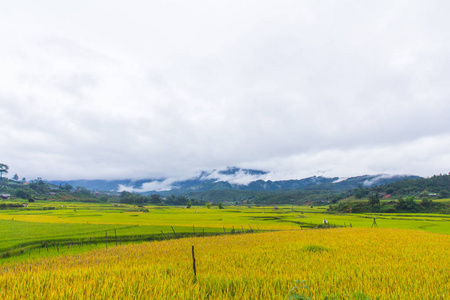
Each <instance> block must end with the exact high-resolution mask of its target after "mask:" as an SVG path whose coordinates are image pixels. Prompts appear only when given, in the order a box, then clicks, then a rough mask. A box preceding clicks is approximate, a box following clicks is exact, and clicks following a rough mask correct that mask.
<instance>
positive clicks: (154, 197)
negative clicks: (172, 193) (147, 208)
mask: <svg viewBox="0 0 450 300" xmlns="http://www.w3.org/2000/svg"><path fill="white" fill-rule="evenodd" d="M150 203H152V204H161V203H162V197H161V195H158V194H152V195H151V196H150Z"/></svg>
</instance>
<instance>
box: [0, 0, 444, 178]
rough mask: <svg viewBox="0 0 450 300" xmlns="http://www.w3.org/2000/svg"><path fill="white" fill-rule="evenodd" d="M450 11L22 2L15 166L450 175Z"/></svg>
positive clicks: (8, 15)
mask: <svg viewBox="0 0 450 300" xmlns="http://www.w3.org/2000/svg"><path fill="white" fill-rule="evenodd" d="M24 7H26V8H27V9H24ZM449 8H450V7H449V4H447V3H446V2H444V1H436V2H433V4H430V3H423V2H420V1H400V2H396V3H395V4H393V3H392V2H390V1H378V2H374V3H367V2H346V3H344V4H343V3H339V2H327V3H318V2H301V3H299V2H298V1H285V2H282V3H280V2H275V1H266V2H264V3H262V2H260V1H246V2H245V3H244V2H242V1H240V2H238V1H227V2H221V1H213V2H211V1H193V2H192V1H190V2H185V1H170V3H169V2H160V3H154V2H146V1H131V2H130V3H127V6H125V5H124V4H123V3H122V2H118V1H108V2H106V1H96V2H94V3H93V2H92V1H79V2H77V5H76V6H74V5H72V4H69V3H65V2H61V1H54V0H46V1H43V2H42V1H41V2H39V3H36V2H33V1H25V0H24V1H12V2H9V3H6V4H5V5H4V7H2V11H1V12H0V28H8V30H6V31H5V32H4V36H3V39H2V41H0V43H1V44H0V46H1V47H0V65H1V66H2V68H1V69H0V81H1V82H2V85H1V86H0V114H1V116H2V126H1V127H0V140H1V142H2V143H3V144H4V145H6V146H3V145H2V147H1V148H0V160H1V162H3V163H7V164H9V165H10V167H11V172H10V173H16V172H17V173H19V175H20V176H26V177H31V178H33V177H37V176H41V177H44V178H48V179H51V178H58V179H75V178H87V179H93V178H104V179H114V178H135V179H137V178H149V177H150V178H161V177H170V178H172V177H174V178H180V177H186V176H190V175H193V174H195V173H196V172H198V171H199V170H210V169H222V168H224V167H226V166H230V165H238V166H241V167H253V166H255V167H258V168H262V169H264V170H271V171H273V172H272V173H271V174H270V176H268V177H267V178H269V179H270V178H274V179H279V178H285V179H286V178H288V177H295V178H301V177H306V176H312V175H317V174H321V175H327V174H329V175H333V176H352V175H359V174H363V173H402V174H403V173H408V174H419V175H432V174H434V173H440V172H447V171H448V170H446V169H448V166H449V165H450V158H449V156H448V154H447V149H448V148H446V147H447V146H448V144H449V143H448V136H449V134H450V132H449V129H448V128H450V126H449V125H450V124H449V122H450V121H449V119H448V117H447V116H448V115H449V113H450V105H449V104H448V98H449V96H450V84H449V83H450V54H449V51H448V48H449V46H450V36H449V35H450V32H449V31H448V30H447V28H448V27H449V26H450V24H449V23H450V21H449V20H448V17H447V15H446V12H447V11H448V9H449ZM429 145H432V146H429ZM241 175H242V176H240V177H239V176H238V177H236V179H230V180H236V182H247V181H248V180H250V178H247V177H246V175H245V174H241Z"/></svg>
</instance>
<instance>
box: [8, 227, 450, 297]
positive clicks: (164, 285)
mask: <svg viewBox="0 0 450 300" xmlns="http://www.w3.org/2000/svg"><path fill="white" fill-rule="evenodd" d="M192 245H194V246H195V256H196V262H197V277H196V278H194V274H193V268H192V252H191V247H192ZM294 280H306V282H305V283H304V284H306V285H307V286H308V287H309V289H310V291H308V290H307V289H306V288H303V289H299V290H298V291H297V293H298V294H302V293H303V294H305V295H306V296H308V297H311V299H326V298H327V297H328V299H366V298H356V297H360V295H364V297H367V298H370V299H377V297H380V299H450V298H449V297H450V235H443V234H432V233H427V232H419V231H409V230H395V229H355V228H347V229H328V230H302V231H300V230H298V231H284V232H270V233H260V234H247V235H245V234H242V235H229V236H215V237H205V238H187V239H179V240H170V241H163V242H153V243H144V244H139V245H128V246H122V247H114V248H110V249H108V250H97V251H92V252H89V253H84V254H79V255H74V256H64V257H56V258H50V259H42V260H34V261H31V260H30V261H25V262H20V263H11V264H5V265H3V266H2V267H1V268H0V296H1V297H2V299H286V298H287V295H288V292H289V290H290V289H291V288H292V287H294V286H295V285H296V283H294ZM358 295H359V296H358Z"/></svg>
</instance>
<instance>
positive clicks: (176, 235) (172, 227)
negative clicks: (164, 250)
mask: <svg viewBox="0 0 450 300" xmlns="http://www.w3.org/2000/svg"><path fill="white" fill-rule="evenodd" d="M170 227H172V231H173V234H174V235H175V237H176V238H178V236H177V233H176V232H175V229H173V226H170Z"/></svg>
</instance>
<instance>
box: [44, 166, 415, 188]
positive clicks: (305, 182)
mask: <svg viewBox="0 0 450 300" xmlns="http://www.w3.org/2000/svg"><path fill="white" fill-rule="evenodd" d="M269 174H270V172H267V171H263V170H254V169H241V168H238V167H227V169H226V170H212V171H210V172H207V171H202V172H201V173H200V174H199V175H198V176H194V177H192V178H189V179H185V180H177V179H173V178H159V179H140V180H132V179H122V180H100V179H99V180H68V181H57V180H53V181H49V183H52V184H56V185H59V184H61V185H64V184H66V183H67V184H70V185H72V186H74V187H77V186H80V187H83V188H87V189H90V190H97V191H109V192H121V191H129V192H135V193H141V194H151V193H158V194H170V193H173V194H187V193H191V192H203V191H208V190H219V191H220V190H238V191H282V190H303V189H325V190H345V189H353V188H357V187H360V186H361V187H372V186H375V185H384V184H388V183H392V182H395V181H398V180H403V179H418V178H421V177H420V176H415V175H388V174H377V175H361V176H354V177H349V178H339V177H323V176H311V177H306V178H302V179H287V180H270V179H267V177H268V175H269Z"/></svg>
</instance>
